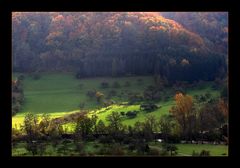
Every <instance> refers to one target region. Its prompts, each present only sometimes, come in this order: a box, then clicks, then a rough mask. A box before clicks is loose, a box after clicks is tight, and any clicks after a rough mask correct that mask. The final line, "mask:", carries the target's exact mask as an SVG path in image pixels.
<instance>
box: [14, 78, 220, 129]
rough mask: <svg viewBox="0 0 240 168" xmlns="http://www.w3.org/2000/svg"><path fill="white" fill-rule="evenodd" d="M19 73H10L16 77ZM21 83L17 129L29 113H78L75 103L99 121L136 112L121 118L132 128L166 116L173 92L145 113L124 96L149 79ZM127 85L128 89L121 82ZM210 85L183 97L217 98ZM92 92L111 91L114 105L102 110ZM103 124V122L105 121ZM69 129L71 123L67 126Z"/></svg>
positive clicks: (138, 90)
mask: <svg viewBox="0 0 240 168" xmlns="http://www.w3.org/2000/svg"><path fill="white" fill-rule="evenodd" d="M18 75H20V74H14V75H13V78H16V77H17V76H18ZM24 75H25V79H24V81H23V86H24V96H25V103H24V106H23V107H22V110H21V111H20V112H18V113H17V115H15V116H14V117H12V127H15V128H18V127H19V126H20V124H22V123H23V120H24V116H25V114H26V113H28V112H31V113H35V114H37V115H41V114H44V113H48V114H49V115H50V117H51V118H57V117H62V116H64V115H66V114H71V113H75V112H79V111H80V110H79V104H80V103H84V109H87V110H89V111H90V112H89V115H93V114H97V115H98V118H99V119H102V120H103V121H105V122H106V116H107V115H109V114H110V113H111V112H113V111H116V112H127V111H133V110H135V111H138V114H137V117H135V118H133V119H129V118H123V123H124V124H126V125H133V124H134V123H135V122H136V121H143V120H144V118H145V117H146V115H154V116H156V117H158V118H159V117H160V116H161V115H163V114H167V113H168V112H169V109H170V108H171V107H172V106H173V105H174V99H173V96H174V93H171V91H170V88H166V90H165V94H168V95H169V98H167V99H165V100H161V101H159V102H156V104H157V105H159V106H161V108H158V109H157V110H155V111H153V112H151V113H146V112H144V111H140V104H136V105H126V104H124V103H123V102H125V103H127V102H126V101H127V94H128V93H140V94H142V93H143V90H144V89H145V88H146V87H148V86H149V85H153V78H152V77H151V76H131V77H118V78H111V77H98V78H85V79H76V78H75V76H74V74H72V73H45V74H44V73H43V74H41V78H40V79H38V80H34V79H33V78H32V77H31V76H30V75H28V74H24ZM102 82H108V83H109V88H102V87H101V83H102ZM114 82H118V83H119V85H120V87H119V88H113V87H112V85H113V83H114ZM126 82H129V83H130V85H129V86H125V83H126ZM211 85H212V83H211V82H205V83H204V84H202V86H197V87H194V88H191V89H188V90H186V92H187V94H190V95H192V96H194V95H200V94H205V93H211V95H212V96H213V97H219V91H218V90H213V89H212V87H211ZM93 89H96V90H97V91H100V92H102V93H103V94H104V96H105V97H106V96H107V95H108V94H109V92H110V91H111V90H114V91H115V92H116V95H115V96H113V97H112V98H111V99H112V100H114V101H115V102H116V104H114V105H111V106H109V107H107V108H106V107H102V105H101V104H100V103H98V102H97V101H96V99H95V98H89V97H88V96H87V95H86V93H87V91H89V90H93ZM106 123H107V122H106ZM68 126H71V127H72V124H68Z"/></svg>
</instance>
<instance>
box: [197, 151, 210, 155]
mask: <svg viewBox="0 0 240 168" xmlns="http://www.w3.org/2000/svg"><path fill="white" fill-rule="evenodd" d="M199 156H210V151H208V150H202V151H201V152H200V155H199Z"/></svg>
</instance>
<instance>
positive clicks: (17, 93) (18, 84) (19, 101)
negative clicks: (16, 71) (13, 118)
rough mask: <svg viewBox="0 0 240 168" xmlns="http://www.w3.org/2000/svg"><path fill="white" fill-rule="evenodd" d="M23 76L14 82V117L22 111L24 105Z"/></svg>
mask: <svg viewBox="0 0 240 168" xmlns="http://www.w3.org/2000/svg"><path fill="white" fill-rule="evenodd" d="M23 78H24V77H23V76H20V77H18V78H17V79H16V80H13V81H12V115H15V114H16V113H17V112H19V111H20V110H21V107H22V105H23V103H24V93H23V82H22V81H23Z"/></svg>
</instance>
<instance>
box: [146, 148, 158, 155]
mask: <svg viewBox="0 0 240 168" xmlns="http://www.w3.org/2000/svg"><path fill="white" fill-rule="evenodd" d="M148 155H152V156H158V155H160V151H159V150H158V149H155V148H150V149H149V152H148Z"/></svg>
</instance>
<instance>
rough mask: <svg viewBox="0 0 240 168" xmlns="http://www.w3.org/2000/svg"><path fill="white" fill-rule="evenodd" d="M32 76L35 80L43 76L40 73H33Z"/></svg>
mask: <svg viewBox="0 0 240 168" xmlns="http://www.w3.org/2000/svg"><path fill="white" fill-rule="evenodd" d="M31 76H32V79H34V80H39V79H40V78H41V75H40V74H39V73H33V74H32V75H31Z"/></svg>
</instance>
